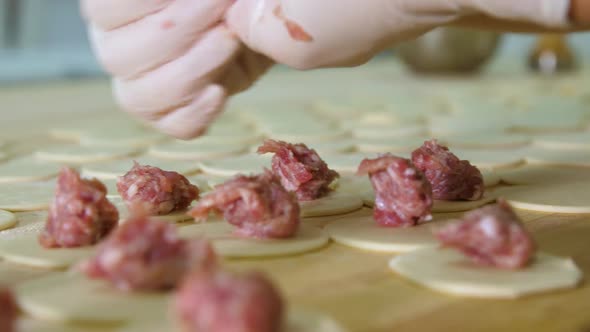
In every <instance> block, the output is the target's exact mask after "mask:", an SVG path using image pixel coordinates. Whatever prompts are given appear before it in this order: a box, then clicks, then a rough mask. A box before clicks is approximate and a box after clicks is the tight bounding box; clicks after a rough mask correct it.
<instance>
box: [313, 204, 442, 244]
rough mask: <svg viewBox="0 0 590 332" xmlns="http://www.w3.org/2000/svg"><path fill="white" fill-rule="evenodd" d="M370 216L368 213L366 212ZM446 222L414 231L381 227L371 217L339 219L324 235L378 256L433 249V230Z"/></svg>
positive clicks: (432, 222)
mask: <svg viewBox="0 0 590 332" xmlns="http://www.w3.org/2000/svg"><path fill="white" fill-rule="evenodd" d="M369 213H370V212H369ZM446 222H447V221H438V220H434V221H430V222H426V223H424V224H421V225H419V226H415V227H405V228H402V227H383V226H380V225H378V224H377V222H376V221H375V220H374V219H373V216H372V215H370V214H369V215H366V216H364V217H362V216H351V217H344V218H339V219H338V220H337V221H335V222H333V223H330V224H328V226H326V228H325V231H326V232H327V233H328V234H329V235H330V238H331V239H332V240H334V241H335V242H338V243H340V244H343V245H346V246H350V247H354V248H358V249H363V250H369V251H377V252H407V251H412V250H416V249H420V248H424V247H430V246H436V245H437V243H438V241H437V240H436V238H435V237H434V235H433V230H434V229H435V228H437V227H440V226H442V225H444V224H445V223H446Z"/></svg>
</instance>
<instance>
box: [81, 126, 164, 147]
mask: <svg viewBox="0 0 590 332" xmlns="http://www.w3.org/2000/svg"><path fill="white" fill-rule="evenodd" d="M117 129H118V128H115V129H111V130H108V129H107V130H104V129H102V130H86V131H84V132H82V133H81V134H80V144H81V145H86V146H112V147H130V148H144V147H147V146H150V145H152V144H157V143H160V142H164V141H166V140H167V139H168V138H167V137H166V136H164V135H162V134H160V133H158V132H156V131H153V130H146V129H143V128H137V129H135V128H133V129H131V128H129V129H118V130H117Z"/></svg>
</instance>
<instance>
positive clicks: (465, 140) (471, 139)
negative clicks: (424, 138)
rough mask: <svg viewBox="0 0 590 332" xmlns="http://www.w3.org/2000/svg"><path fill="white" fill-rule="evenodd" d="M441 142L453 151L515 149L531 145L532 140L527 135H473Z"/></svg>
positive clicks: (445, 139)
mask: <svg viewBox="0 0 590 332" xmlns="http://www.w3.org/2000/svg"><path fill="white" fill-rule="evenodd" d="M440 141H441V142H442V143H444V144H446V145H448V146H449V147H450V148H451V149H455V148H463V149H513V148H521V147H525V146H527V145H529V144H531V142H532V139H531V138H530V137H528V136H525V135H513V134H495V135H492V134H487V135H486V134H481V135H477V134H471V135H459V136H448V137H443V138H441V139H440Z"/></svg>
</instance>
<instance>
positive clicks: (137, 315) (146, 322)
mask: <svg viewBox="0 0 590 332" xmlns="http://www.w3.org/2000/svg"><path fill="white" fill-rule="evenodd" d="M16 294H17V297H18V300H19V303H20V304H21V306H22V307H23V309H24V310H25V312H26V313H28V314H29V315H31V316H33V317H35V318H38V319H43V320H49V321H53V322H61V323H73V322H77V323H80V324H93V325H94V324H96V325H98V324H102V325H109V324H110V325H115V324H116V325H117V328H116V329H115V330H114V331H116V332H140V331H141V332H164V331H174V330H175V327H176V323H175V322H174V321H173V318H172V317H171V316H170V312H171V310H170V303H171V301H172V293H171V292H164V293H128V294H127V293H121V292H119V291H117V290H115V289H113V288H112V287H110V286H109V285H108V284H107V283H106V282H103V281H100V280H89V279H87V278H85V277H84V276H82V275H80V274H77V273H67V274H58V275H53V276H49V277H44V278H40V279H37V280H33V281H28V282H26V283H23V284H21V285H19V286H18V287H17V289H16ZM72 299H75V301H72ZM286 320H287V324H286V325H287V328H286V329H285V330H284V332H344V331H345V330H344V329H343V328H342V327H341V326H340V325H339V324H338V323H337V322H335V321H334V320H332V319H331V318H329V317H327V316H325V315H322V314H320V313H315V312H310V311H307V310H301V309H297V308H290V309H289V310H288V313H287V319H286ZM53 324H55V323H53ZM49 331H50V332H53V331H52V330H49ZM49 331H48V332H49ZM66 331H67V330H66ZM31 332H32V331H31ZM35 332H36V331H35ZM68 332H69V331H68Z"/></svg>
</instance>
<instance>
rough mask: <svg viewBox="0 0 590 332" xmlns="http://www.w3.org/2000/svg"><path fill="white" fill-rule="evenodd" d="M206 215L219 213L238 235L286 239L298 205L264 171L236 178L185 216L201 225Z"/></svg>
mask: <svg viewBox="0 0 590 332" xmlns="http://www.w3.org/2000/svg"><path fill="white" fill-rule="evenodd" d="M210 212H215V213H219V214H221V213H223V216H224V218H225V220H227V221H228V222H229V223H230V224H232V225H234V226H236V227H237V228H238V229H237V231H236V233H237V234H238V235H242V236H247V237H259V238H288V237H292V236H294V235H295V233H296V232H297V229H298V227H299V223H300V219H299V202H298V201H297V197H295V194H294V193H292V192H288V191H287V190H285V188H283V186H282V185H281V182H280V180H279V178H278V177H277V176H275V175H274V174H273V173H271V172H270V171H268V170H265V171H264V173H262V174H260V175H255V176H244V175H238V176H236V177H234V178H232V179H230V180H228V181H227V182H225V183H223V184H221V185H218V186H216V187H215V189H214V190H213V191H212V192H211V193H209V194H208V195H207V196H205V197H203V198H202V199H201V200H200V201H199V203H198V204H197V205H196V206H195V207H194V208H193V209H192V210H191V211H190V212H189V214H190V215H191V216H193V217H194V218H195V219H196V220H197V221H204V220H206V219H207V217H208V216H209V213H210Z"/></svg>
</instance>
